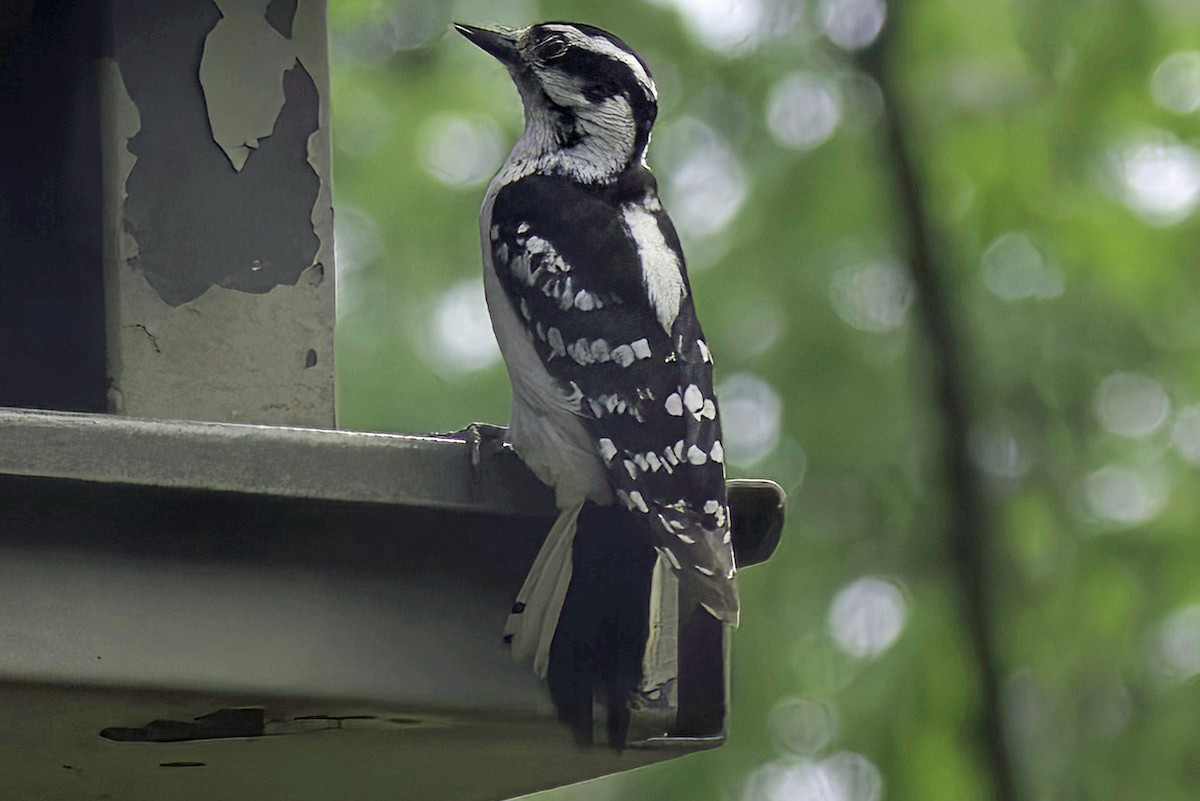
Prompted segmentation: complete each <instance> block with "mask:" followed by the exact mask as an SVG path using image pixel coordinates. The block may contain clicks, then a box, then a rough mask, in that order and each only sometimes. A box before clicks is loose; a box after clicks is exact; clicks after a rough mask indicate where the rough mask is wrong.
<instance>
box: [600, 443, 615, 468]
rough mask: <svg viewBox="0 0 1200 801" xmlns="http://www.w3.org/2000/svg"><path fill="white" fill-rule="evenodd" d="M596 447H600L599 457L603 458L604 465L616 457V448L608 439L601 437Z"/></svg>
mask: <svg viewBox="0 0 1200 801" xmlns="http://www.w3.org/2000/svg"><path fill="white" fill-rule="evenodd" d="M598 445H599V446H600V455H601V456H603V457H604V462H605V463H606V464H607V463H608V462H611V461H612V458H613V457H614V456H616V455H617V446H616V445H613V441H612V440H611V439H609V438H608V437H602V438H601V439H600V442H599V443H598Z"/></svg>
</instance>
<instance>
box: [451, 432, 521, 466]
mask: <svg viewBox="0 0 1200 801" xmlns="http://www.w3.org/2000/svg"><path fill="white" fill-rule="evenodd" d="M455 434H456V435H459V436H461V437H462V438H463V439H464V440H466V442H467V447H468V449H469V450H470V453H471V468H472V469H473V470H478V469H479V467H480V465H482V464H483V463H484V461H485V460H487V459H491V458H492V457H493V456H495V455H496V454H498V453H503V452H504V451H505V450H512V446H511V445H509V443H508V429H507V428H506V427H504V426H494V425H492V424H491V423H471V424H470V425H468V426H467V427H466V428H464V429H462V430H461V431H456V432H455Z"/></svg>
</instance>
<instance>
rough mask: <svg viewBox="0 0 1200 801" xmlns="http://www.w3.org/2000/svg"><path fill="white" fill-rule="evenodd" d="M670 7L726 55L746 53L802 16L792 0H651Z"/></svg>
mask: <svg viewBox="0 0 1200 801" xmlns="http://www.w3.org/2000/svg"><path fill="white" fill-rule="evenodd" d="M649 2H651V3H652V4H654V5H658V6H671V7H673V8H675V9H676V11H678V12H679V15H680V16H681V17H682V18H683V23H684V26H685V27H686V28H687V30H688V33H689V34H691V35H692V37H693V38H694V39H695V40H696V41H698V42H699V43H700V44H702V45H703V46H705V47H707V48H708V49H710V50H712V51H714V52H717V53H721V54H723V55H729V56H734V55H744V54H746V53H749V52H752V51H753V50H755V49H757V48H758V47H759V46H760V45H761V44H762V43H763V42H765V41H767V40H769V39H772V38H775V37H779V36H783V35H784V34H786V33H788V32H789V31H791V30H792V29H793V28H794V27H795V26H796V23H797V22H798V21H799V18H800V4H799V3H796V2H793V1H792V0H782V1H781V0H649Z"/></svg>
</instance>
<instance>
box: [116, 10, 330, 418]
mask: <svg viewBox="0 0 1200 801" xmlns="http://www.w3.org/2000/svg"><path fill="white" fill-rule="evenodd" d="M112 27H113V58H111V59H107V60H106V61H105V62H103V63H102V65H101V81H102V89H103V91H102V97H103V98H104V102H105V104H106V105H105V110H104V114H105V122H104V137H105V139H104V144H103V147H104V158H105V173H104V192H105V200H104V213H105V246H106V248H105V270H106V279H105V290H106V295H107V301H108V348H109V360H108V361H109V373H108V375H109V410H110V411H111V412H115V413H118V414H127V415H135V416H142V417H151V418H183V419H202V420H225V421H231V422H254V423H267V424H282V425H303V426H317V427H332V426H333V425H334V414H333V393H334V388H333V323H334V291H335V287H334V283H335V282H333V281H331V280H325V279H326V278H327V277H332V276H326V270H327V269H332V268H333V210H332V191H331V185H330V161H331V153H330V144H329V102H328V94H329V86H328V58H327V55H326V52H325V47H326V36H325V4H324V2H323V0H213V1H212V2H198V3H195V4H190V5H189V6H188V10H187V12H186V13H182V12H181V11H180V10H179V9H175V8H173V7H170V6H168V5H165V4H161V3H158V2H157V0H120V2H117V3H116V4H115V5H114V6H113V9H112ZM288 33H290V34H291V36H290V37H289V36H287V35H286V34H288ZM239 126H240V127H239ZM251 145H255V146H256V148H257V149H255V147H252V146H251ZM231 166H232V167H233V168H232V169H231ZM239 168H240V169H239ZM151 335H152V336H151Z"/></svg>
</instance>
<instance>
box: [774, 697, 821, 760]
mask: <svg viewBox="0 0 1200 801" xmlns="http://www.w3.org/2000/svg"><path fill="white" fill-rule="evenodd" d="M767 731H768V732H769V733H770V735H771V740H772V741H773V742H774V743H775V747H776V748H777V749H779V750H780V751H782V752H784V753H788V754H795V755H797V756H810V755H812V754H816V753H817V752H819V751H821V750H823V749H824V748H825V746H827V745H829V742H830V740H832V739H833V736H834V735H835V734H836V733H837V719H836V718H835V717H834V713H833V709H832V708H831V707H830V706H829V705H828V704H825V703H822V702H820V701H813V700H810V699H808V698H786V699H784V700H783V701H780V702H779V703H778V704H776V705H775V708H774V709H772V710H771V713H770V715H768V716H767Z"/></svg>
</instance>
